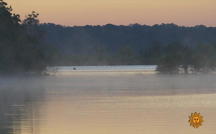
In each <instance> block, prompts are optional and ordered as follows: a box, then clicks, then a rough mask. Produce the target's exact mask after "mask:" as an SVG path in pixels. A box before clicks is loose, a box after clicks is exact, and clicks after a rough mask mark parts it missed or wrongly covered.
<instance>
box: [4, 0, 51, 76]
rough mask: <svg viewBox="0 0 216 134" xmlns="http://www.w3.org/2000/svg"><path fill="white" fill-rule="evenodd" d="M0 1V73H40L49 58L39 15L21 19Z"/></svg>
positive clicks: (30, 15) (34, 13) (34, 14)
mask: <svg viewBox="0 0 216 134" xmlns="http://www.w3.org/2000/svg"><path fill="white" fill-rule="evenodd" d="M12 11H13V10H12V8H11V7H10V6H8V4H7V3H6V2H4V1H3V0H0V73H16V72H41V71H42V70H44V69H45V68H46V65H47V60H48V56H46V52H45V46H44V45H42V44H43V43H42V41H41V38H42V34H41V30H40V29H39V27H38V26H39V19H38V15H39V14H38V13H36V12H34V11H33V12H32V13H30V14H29V15H28V16H26V18H25V19H24V20H21V19H20V15H19V14H15V13H13V12H12Z"/></svg>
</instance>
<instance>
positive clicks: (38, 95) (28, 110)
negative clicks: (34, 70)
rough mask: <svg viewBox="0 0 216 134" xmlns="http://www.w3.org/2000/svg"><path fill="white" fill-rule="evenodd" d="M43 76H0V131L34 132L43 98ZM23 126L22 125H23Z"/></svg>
mask: <svg viewBox="0 0 216 134" xmlns="http://www.w3.org/2000/svg"><path fill="white" fill-rule="evenodd" d="M42 79H43V78H42V77H40V78H38V77H22V76H21V77H4V78H2V77H1V78H0V133H1V134H23V132H24V131H26V132H28V134H36V133H37V129H35V127H37V126H38V123H39V120H35V119H39V114H40V112H39V111H38V110H39V105H40V102H42V101H43V100H44V85H43V80H42ZM23 126H24V127H23Z"/></svg>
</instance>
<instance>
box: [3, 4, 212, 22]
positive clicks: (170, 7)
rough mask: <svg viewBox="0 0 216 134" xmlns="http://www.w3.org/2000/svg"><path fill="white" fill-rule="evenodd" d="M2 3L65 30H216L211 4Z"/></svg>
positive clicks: (22, 14)
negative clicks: (147, 27) (127, 27)
mask: <svg viewBox="0 0 216 134" xmlns="http://www.w3.org/2000/svg"><path fill="white" fill-rule="evenodd" d="M5 1H6V2H7V3H8V4H9V5H11V6H12V8H13V9H14V11H13V12H15V13H19V14H20V15H21V16H22V17H23V16H25V15H26V14H28V13H30V12H31V11H33V10H34V11H37V12H39V13H40V20H41V22H42V23H55V24H60V25H65V26H84V25H105V24H114V25H129V24H134V23H139V24H145V25H154V24H161V23H175V24H177V25H181V26H195V25H206V26H216V19H215V18H214V17H213V16H215V15H216V8H215V7H214V5H215V4H216V1H214V0H190V1H186V0H163V1H162V0H156V1H151V0H134V1H129V0H124V1H123V0H117V1H116V0H109V1H108V0H103V1H101V0H91V1H78V0H62V1H51V0H46V1H42V0H38V1H27V0H19V1H14V0H5Z"/></svg>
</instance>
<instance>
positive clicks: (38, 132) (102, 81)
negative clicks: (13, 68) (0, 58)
mask: <svg viewBox="0 0 216 134" xmlns="http://www.w3.org/2000/svg"><path fill="white" fill-rule="evenodd" d="M215 81H216V76H215V75H188V76H184V75H179V76H175V75H173V76H168V75H157V74H154V75H153V74H151V75H149V74H143V73H139V72H134V73H122V72H121V73H118V72H107V73H105V74H104V73H102V74H101V73H95V72H92V73H87V74H86V75H85V74H84V73H82V75H79V74H76V75H56V76H46V77H1V78H0V133H1V134H169V133H170V134H171V133H175V134H191V133H197V134H204V133H205V134H215V131H216V128H215V126H216V117H215V113H216V101H215V99H216V83H215ZM191 112H200V113H201V114H202V115H203V116H204V120H205V122H204V124H203V126H202V127H200V128H198V129H194V128H192V127H190V126H189V124H188V122H187V121H188V115H190V113H191Z"/></svg>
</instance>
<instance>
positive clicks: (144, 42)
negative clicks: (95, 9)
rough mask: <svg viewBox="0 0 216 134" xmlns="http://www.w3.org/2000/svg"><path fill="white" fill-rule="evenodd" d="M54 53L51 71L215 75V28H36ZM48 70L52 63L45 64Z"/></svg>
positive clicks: (160, 26) (108, 25)
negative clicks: (81, 68)
mask: <svg viewBox="0 0 216 134" xmlns="http://www.w3.org/2000/svg"><path fill="white" fill-rule="evenodd" d="M40 28H41V29H43V31H44V32H45V33H46V34H45V37H44V42H46V44H52V46H53V47H54V48H55V50H56V52H55V54H56V55H55V56H54V57H55V58H54V60H53V61H54V62H53V65H134V64H141V65H143V64H147V65H149V64H154V65H158V70H159V71H160V72H165V73H177V72H179V68H182V69H183V72H184V73H189V71H193V72H209V71H212V70H214V69H215V64H216V63H215V60H216V38H215V37H216V28H215V27H206V26H203V25H199V26H194V27H185V26H177V25H175V24H161V25H153V26H147V25H139V24H133V25H129V26H121V25H120V26H117V25H112V24H107V25H104V26H73V27H65V26H61V25H55V24H50V23H48V24H41V25H40ZM51 64H52V63H51Z"/></svg>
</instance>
